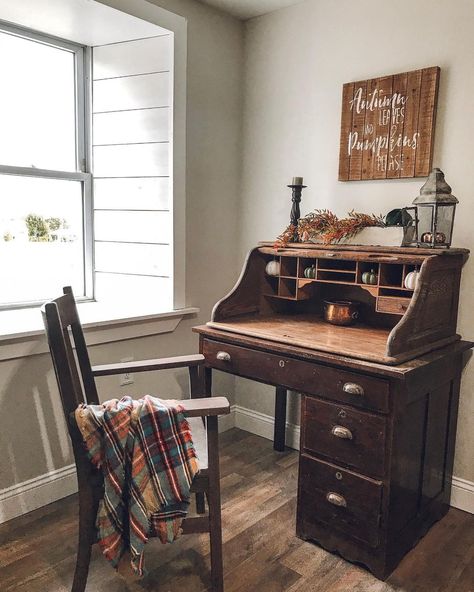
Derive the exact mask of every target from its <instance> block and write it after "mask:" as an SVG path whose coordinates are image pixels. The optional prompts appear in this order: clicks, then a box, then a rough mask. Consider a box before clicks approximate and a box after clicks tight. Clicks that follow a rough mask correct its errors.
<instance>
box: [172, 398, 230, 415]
mask: <svg viewBox="0 0 474 592" xmlns="http://www.w3.org/2000/svg"><path fill="white" fill-rule="evenodd" d="M177 402H178V403H179V404H180V405H182V406H183V407H184V415H185V416H186V417H212V416H215V415H228V414H229V413H230V404H229V401H228V400H227V399H226V398H225V397H206V398H204V399H183V400H180V401H177Z"/></svg>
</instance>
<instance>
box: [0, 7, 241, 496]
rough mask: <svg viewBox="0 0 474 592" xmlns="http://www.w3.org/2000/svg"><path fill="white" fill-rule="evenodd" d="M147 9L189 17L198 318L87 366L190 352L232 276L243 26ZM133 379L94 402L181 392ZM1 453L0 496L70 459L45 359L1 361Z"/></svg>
mask: <svg viewBox="0 0 474 592" xmlns="http://www.w3.org/2000/svg"><path fill="white" fill-rule="evenodd" d="M155 3H156V4H157V5H159V6H161V7H163V8H166V9H169V10H171V11H175V12H176V11H179V13H180V14H181V15H183V16H184V17H186V18H187V19H188V80H187V179H186V182H187V203H186V216H187V218H186V284H187V304H188V305H190V306H197V307H200V309H201V312H200V314H199V315H198V316H196V317H194V318H191V319H186V320H184V321H182V322H181V324H180V325H179V326H178V328H177V329H176V331H175V332H174V333H171V334H166V335H159V336H156V337H147V338H143V339H134V340H130V341H123V342H117V343H113V344H108V345H100V346H95V347H93V348H91V357H92V363H105V362H111V361H116V360H119V359H121V358H123V357H128V356H133V357H134V358H135V359H139V358H149V357H157V356H162V355H176V354H185V353H191V352H195V351H197V346H198V343H197V338H196V336H195V335H194V334H192V333H191V328H192V327H193V326H194V325H196V324H202V323H204V322H205V321H206V320H208V319H209V316H210V311H211V308H212V305H213V304H214V302H215V301H216V300H217V299H218V298H219V297H220V296H221V295H222V294H223V293H225V292H226V291H227V290H228V289H229V288H230V287H231V285H232V283H233V281H234V279H235V277H236V275H237V273H238V269H237V261H236V254H235V249H233V248H231V247H230V246H229V248H228V249H225V248H222V244H226V245H233V244H235V243H236V241H237V227H236V223H235V220H236V218H237V213H238V210H237V208H238V189H239V173H240V170H239V169H240V167H239V160H240V150H241V146H240V130H241V88H242V64H243V36H242V24H241V23H240V22H238V21H236V20H234V19H232V18H230V17H227V16H225V15H223V14H221V13H219V12H217V11H215V10H213V9H211V8H209V7H207V6H203V5H201V4H199V3H197V2H194V1H193V0H183V1H180V2H165V1H163V2H160V1H158V0H157V1H156V2H155ZM110 4H112V2H110ZM39 314H40V313H39V311H38V315H39ZM135 379H136V383H135V384H134V385H133V387H132V388H130V387H126V388H124V389H120V388H119V387H118V378H112V379H100V382H99V387H102V397H103V398H105V397H112V396H117V395H118V394H120V393H123V394H125V393H132V394H140V393H142V394H143V393H156V394H161V395H163V396H167V395H171V396H180V394H181V392H183V391H184V390H185V389H186V388H187V384H186V373H183V372H173V371H169V372H166V373H165V376H164V377H163V378H162V377H161V375H160V377H158V375H157V374H150V375H148V376H146V375H135ZM232 389H233V380H232V379H231V378H230V377H223V376H222V377H218V376H216V390H219V392H222V393H223V394H232ZM0 450H1V451H2V454H1V455H0V490H2V489H4V488H7V487H10V486H12V485H14V484H17V483H22V482H23V481H25V480H28V479H31V478H34V477H36V476H38V475H42V474H44V473H46V472H47V471H50V470H54V469H58V468H61V467H63V466H65V465H67V464H69V463H70V462H71V456H70V451H69V443H68V439H67V435H66V432H65V428H64V424H63V419H62V416H61V410H60V407H59V395H58V393H57V389H56V386H55V382H54V375H53V373H52V370H51V362H50V359H49V356H48V355H38V356H32V357H27V358H22V359H17V360H12V361H7V362H0Z"/></svg>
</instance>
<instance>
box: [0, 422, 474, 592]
mask: <svg viewBox="0 0 474 592" xmlns="http://www.w3.org/2000/svg"><path fill="white" fill-rule="evenodd" d="M221 465H222V493H223V529H224V568H225V583H226V592H237V591H239V592H244V591H249V592H250V591H251V592H255V591H257V592H279V591H282V590H287V591H289V592H320V591H321V592H322V591H324V592H345V591H354V592H391V591H395V590H397V591H403V592H438V591H439V592H441V591H442V592H450V591H452V592H474V516H473V515H470V514H466V513H464V512H461V511H459V510H454V509H453V510H451V511H450V512H449V513H448V515H447V516H446V517H445V518H444V519H443V520H442V521H441V522H439V523H438V524H436V525H435V526H434V527H433V528H432V530H431V531H430V532H429V533H428V535H427V536H426V537H425V538H424V539H423V540H422V541H421V542H420V543H419V545H418V546H417V547H416V549H414V550H413V551H412V552H411V553H409V555H407V557H406V558H405V559H404V560H403V562H402V563H401V564H400V566H399V567H398V569H397V570H396V571H395V572H394V573H393V574H392V576H391V577H390V578H389V579H388V581H387V582H385V583H384V582H380V581H378V580H376V579H375V578H374V577H372V576H371V575H370V574H369V573H368V572H366V571H365V570H364V569H362V568H360V567H357V566H354V565H352V564H350V563H347V562H346V561H344V560H343V559H341V558H339V557H336V556H334V555H331V554H329V553H327V552H325V551H323V550H322V549H320V548H319V547H317V546H315V545H312V544H310V543H305V542H303V541H301V540H299V539H297V538H296V537H295V534H294V531H295V505H296V504H295V495H296V477H297V470H298V466H297V453H296V452H294V451H291V450H288V451H287V452H285V453H283V454H279V453H276V452H274V451H273V449H272V443H271V442H270V441H268V440H264V439H263V438H259V437H258V436H254V435H252V434H248V433H247V432H243V431H240V430H231V431H229V432H226V433H225V434H223V435H222V438H221ZM75 515H76V498H75V496H72V497H70V498H67V499H64V500H61V501H59V502H56V503H54V504H51V505H50V506H47V507H46V508H42V509H41V510H37V511H35V512H32V513H31V514H29V515H27V516H23V517H21V518H18V519H16V520H12V521H11V522H9V523H7V524H5V525H3V526H0V591H1V592H12V591H15V592H18V591H22V592H69V591H70V582H71V578H72V572H73V567H74V560H75V544H76V521H75ZM146 565H147V568H148V570H149V575H148V576H147V577H146V578H145V579H143V580H141V581H135V580H133V578H130V576H129V575H128V570H127V579H124V578H123V577H121V576H120V575H118V574H116V573H115V572H114V571H113V569H112V568H111V567H110V566H109V565H108V564H107V562H106V561H105V560H104V559H103V558H102V557H101V555H100V553H99V552H98V550H97V546H96V547H95V552H94V555H93V561H92V566H91V573H90V577H89V582H88V587H87V591H88V592H146V591H151V590H156V591H159V592H175V591H179V592H198V591H200V590H209V580H208V565H209V545H208V542H207V537H206V536H204V535H190V536H186V537H183V538H182V539H180V540H179V541H178V542H177V543H175V544H173V545H168V546H167V547H164V546H163V545H161V544H160V543H159V542H157V541H151V542H150V543H149V544H148V548H147V551H146Z"/></svg>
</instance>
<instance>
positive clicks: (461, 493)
mask: <svg viewBox="0 0 474 592" xmlns="http://www.w3.org/2000/svg"><path fill="white" fill-rule="evenodd" d="M451 505H452V506H453V508H458V510H464V512H469V513H470V514H474V483H473V482H472V481H467V480H466V479H461V478H460V477H453V480H452V486H451Z"/></svg>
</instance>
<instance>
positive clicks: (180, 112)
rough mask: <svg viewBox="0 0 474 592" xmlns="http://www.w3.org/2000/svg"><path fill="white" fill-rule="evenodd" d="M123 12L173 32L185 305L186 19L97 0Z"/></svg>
mask: <svg viewBox="0 0 474 592" xmlns="http://www.w3.org/2000/svg"><path fill="white" fill-rule="evenodd" d="M98 2H99V3H100V4H104V5H106V6H110V7H111V8H115V9H116V10H120V11H122V12H124V13H126V14H130V15H132V16H135V17H137V18H140V19H143V20H145V21H148V22H150V23H153V24H155V25H158V26H159V27H161V28H164V29H166V30H168V31H171V32H172V33H173V36H174V54H173V103H172V105H173V137H172V140H171V143H170V145H171V147H172V151H173V158H172V159H171V163H172V175H171V176H172V179H173V206H172V207H173V302H174V307H175V308H184V307H185V306H186V285H185V279H186V260H185V256H186V100H187V99H186V97H187V86H186V85H187V52H188V48H187V43H188V28H187V27H188V25H187V20H186V19H185V18H184V17H182V16H180V15H178V14H174V13H173V12H170V11H169V10H166V9H164V8H161V7H159V6H156V5H155V4H152V3H151V2H145V1H144V0H98Z"/></svg>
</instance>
